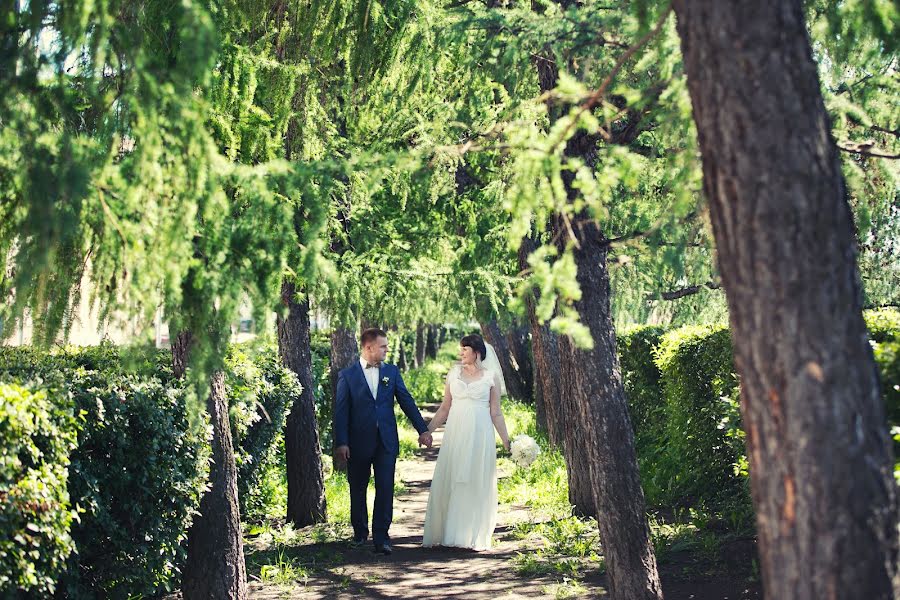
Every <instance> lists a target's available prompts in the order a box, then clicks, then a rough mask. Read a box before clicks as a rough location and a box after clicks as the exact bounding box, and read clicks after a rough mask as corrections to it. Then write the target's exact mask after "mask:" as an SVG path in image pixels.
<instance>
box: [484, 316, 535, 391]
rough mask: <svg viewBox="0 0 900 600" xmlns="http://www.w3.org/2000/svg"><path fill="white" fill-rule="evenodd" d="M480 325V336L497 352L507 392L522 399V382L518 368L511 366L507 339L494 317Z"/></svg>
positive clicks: (511, 357)
mask: <svg viewBox="0 0 900 600" xmlns="http://www.w3.org/2000/svg"><path fill="white" fill-rule="evenodd" d="M480 325H481V335H482V337H484V340H485V341H486V342H487V343H489V344H490V345H491V346H493V347H494V351H495V352H496V353H497V360H498V362H499V363H500V370H501V371H503V379H504V381H506V391H507V393H508V394H509V396H510V397H511V398H515V399H516V400H524V399H525V390H524V389H523V387H524V383H523V381H522V378H521V376H520V375H519V371H518V369H516V368H515V367H514V366H513V356H512V349H511V348H510V346H509V340H508V339H507V337H506V336H505V335H503V332H502V331H501V330H500V326H499V325H498V324H497V321H496V319H491V320H490V321H485V322H483V323H481V324H480Z"/></svg>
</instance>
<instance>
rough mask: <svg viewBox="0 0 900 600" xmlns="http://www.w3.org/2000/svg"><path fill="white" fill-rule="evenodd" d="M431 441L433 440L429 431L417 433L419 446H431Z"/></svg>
mask: <svg viewBox="0 0 900 600" xmlns="http://www.w3.org/2000/svg"><path fill="white" fill-rule="evenodd" d="M433 443H434V440H433V439H432V437H431V432H430V431H425V432H424V433H422V434H420V435H419V445H420V446H427V447H428V448H431V445H432V444H433Z"/></svg>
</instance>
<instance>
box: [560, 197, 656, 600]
mask: <svg viewBox="0 0 900 600" xmlns="http://www.w3.org/2000/svg"><path fill="white" fill-rule="evenodd" d="M567 184H568V182H567ZM573 227H574V232H575V235H576V236H577V238H578V241H579V245H580V248H575V249H574V253H575V263H576V265H577V266H578V275H577V278H578V284H579V286H580V288H581V299H580V300H578V301H577V302H575V308H576V310H577V311H578V314H579V317H580V319H581V322H582V323H583V324H584V325H586V326H587V327H588V328H589V329H590V332H591V337H592V338H593V340H594V348H593V349H591V350H582V349H579V348H576V347H575V345H574V344H573V343H572V342H571V340H570V339H569V338H562V339H560V347H561V351H560V357H561V361H560V362H561V363H562V384H563V387H564V389H565V393H564V394H563V398H564V402H568V403H571V406H570V407H569V410H568V411H567V412H568V413H569V419H571V420H572V421H573V422H575V423H578V424H580V426H581V429H582V435H581V436H579V437H577V438H573V437H571V435H570V437H568V438H567V442H568V441H572V440H578V446H577V448H573V449H572V450H577V453H578V457H580V461H581V462H585V463H587V464H589V465H590V479H591V481H592V482H593V486H592V487H593V490H594V494H593V499H594V509H595V514H596V517H597V523H598V526H599V529H600V539H601V540H603V553H604V557H605V559H606V565H607V571H608V573H609V587H610V596H611V597H613V598H628V599H632V598H633V599H638V598H640V599H660V598H662V587H661V584H660V581H659V574H658V572H657V568H656V556H655V554H654V551H653V543H652V541H651V539H650V527H649V526H648V524H647V515H646V509H645V504H644V491H643V489H642V488H641V483H640V477H639V475H638V465H637V457H636V454H635V449H634V432H633V429H632V427H631V420H630V419H629V417H628V404H627V401H626V399H625V388H624V386H623V384H622V374H621V372H620V369H619V359H618V355H617V353H616V336H615V328H614V326H613V319H612V311H611V307H610V297H611V294H610V285H609V272H608V270H607V267H606V252H607V247H606V246H605V245H604V243H603V242H604V236H603V233H602V231H600V228H599V227H598V226H597V223H596V222H595V221H593V220H590V219H586V218H585V219H581V220H578V221H576V222H575V223H574V224H573ZM567 420H568V419H567ZM570 445H571V446H574V444H567V446H570ZM572 450H570V451H568V452H567V454H568V455H569V457H571V458H568V457H567V460H572V461H573V462H574V461H577V460H579V458H578V457H576V456H575V452H573V451H572Z"/></svg>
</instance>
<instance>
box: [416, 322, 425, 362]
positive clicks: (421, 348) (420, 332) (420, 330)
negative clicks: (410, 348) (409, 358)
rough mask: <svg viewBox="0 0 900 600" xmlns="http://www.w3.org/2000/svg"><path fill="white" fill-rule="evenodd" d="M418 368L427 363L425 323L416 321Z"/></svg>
mask: <svg viewBox="0 0 900 600" xmlns="http://www.w3.org/2000/svg"><path fill="white" fill-rule="evenodd" d="M415 358H416V361H415V364H416V368H417V369H418V368H419V367H421V366H422V365H424V364H425V325H424V324H422V323H416V356H415Z"/></svg>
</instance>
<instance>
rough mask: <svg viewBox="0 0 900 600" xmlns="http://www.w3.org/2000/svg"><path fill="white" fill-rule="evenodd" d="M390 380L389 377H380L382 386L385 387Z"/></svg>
mask: <svg viewBox="0 0 900 600" xmlns="http://www.w3.org/2000/svg"><path fill="white" fill-rule="evenodd" d="M390 382H391V378H390V377H382V378H381V385H383V386H385V387H387V384H389V383H390Z"/></svg>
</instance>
